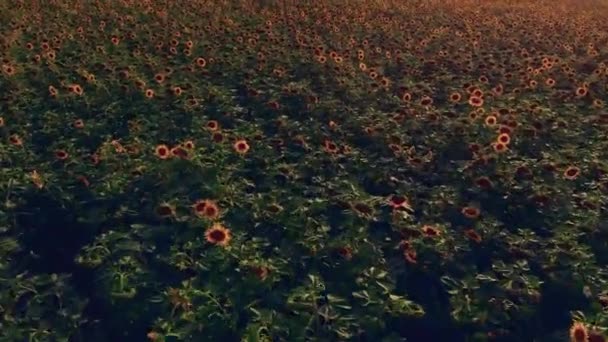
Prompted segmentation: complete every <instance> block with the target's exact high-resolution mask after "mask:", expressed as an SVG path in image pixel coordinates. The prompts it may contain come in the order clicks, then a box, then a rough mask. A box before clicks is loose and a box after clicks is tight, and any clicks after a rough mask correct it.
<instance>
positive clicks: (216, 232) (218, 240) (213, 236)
mask: <svg viewBox="0 0 608 342" xmlns="http://www.w3.org/2000/svg"><path fill="white" fill-rule="evenodd" d="M205 239H206V240H207V242H209V243H211V244H214V245H218V246H222V247H225V246H227V245H228V243H230V240H231V239H232V236H231V234H230V229H228V228H226V227H224V226H223V225H222V224H220V223H214V224H213V225H212V226H211V227H210V228H209V229H207V230H206V231H205Z"/></svg>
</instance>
